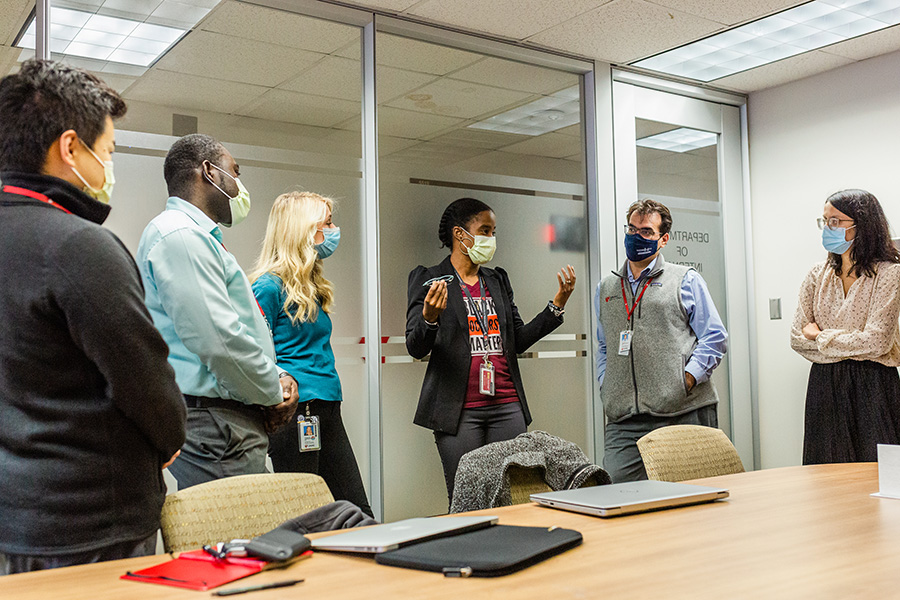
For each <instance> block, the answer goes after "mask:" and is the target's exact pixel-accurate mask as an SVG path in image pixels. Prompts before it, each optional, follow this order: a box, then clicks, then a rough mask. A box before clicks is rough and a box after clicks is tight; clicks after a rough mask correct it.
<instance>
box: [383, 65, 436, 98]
mask: <svg viewBox="0 0 900 600" xmlns="http://www.w3.org/2000/svg"><path fill="white" fill-rule="evenodd" d="M375 76H376V77H377V78H378V79H377V81H376V85H375V88H376V90H377V92H378V101H379V102H381V103H385V102H388V101H390V100H393V99H394V98H397V97H398V96H405V95H406V94H407V93H408V92H411V91H413V90H415V89H417V88H420V87H422V86H423V85H425V84H426V83H429V82H431V81H434V79H435V76H434V75H429V74H428V73H415V72H413V71H404V70H403V69H395V68H393V67H380V68H379V69H378V71H377V73H376V74H375Z"/></svg>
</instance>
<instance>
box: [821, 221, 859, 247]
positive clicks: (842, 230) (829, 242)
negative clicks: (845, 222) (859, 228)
mask: <svg viewBox="0 0 900 600" xmlns="http://www.w3.org/2000/svg"><path fill="white" fill-rule="evenodd" d="M854 227H856V225H851V226H850V227H838V228H837V229H830V228H828V227H826V228H825V229H823V230H822V245H823V246H824V247H825V249H826V250H828V251H829V252H831V253H833V254H843V253H844V252H846V251H847V250H848V249H849V248H850V245H851V244H853V240H850V241H847V240H846V239H844V238H846V237H847V230H848V229H853V228H854Z"/></svg>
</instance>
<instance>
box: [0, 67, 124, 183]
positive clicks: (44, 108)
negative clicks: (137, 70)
mask: <svg viewBox="0 0 900 600" xmlns="http://www.w3.org/2000/svg"><path fill="white" fill-rule="evenodd" d="M127 110H128V107H127V106H126V105H125V101H124V100H122V97H121V96H119V94H118V93H117V92H116V91H115V90H114V89H112V88H111V87H109V86H108V85H106V84H105V83H104V82H103V81H102V80H101V79H99V78H98V77H97V76H95V75H93V74H91V73H88V72H87V71H85V70H83V69H79V68H77V67H73V66H71V65H67V64H64V63H61V62H57V61H52V60H34V59H32V60H27V61H25V62H24V63H22V67H21V68H20V69H19V72H18V73H15V74H13V75H7V76H6V77H4V78H3V79H0V171H20V172H26V173H39V172H40V171H41V170H42V168H43V166H44V163H45V162H46V160H47V152H48V151H49V150H50V147H51V146H52V145H53V143H54V142H55V141H56V140H57V139H58V138H59V136H61V135H62V134H63V133H64V132H66V131H68V130H70V129H72V130H74V131H75V132H76V133H77V134H78V137H79V138H81V140H82V141H83V142H84V143H85V144H87V145H88V147H91V148H93V146H94V144H95V143H96V142H97V138H98V137H100V135H101V134H102V133H103V131H104V129H105V128H106V117H110V118H112V119H113V120H115V119H119V118H121V117H123V116H124V115H125V112H126V111H127Z"/></svg>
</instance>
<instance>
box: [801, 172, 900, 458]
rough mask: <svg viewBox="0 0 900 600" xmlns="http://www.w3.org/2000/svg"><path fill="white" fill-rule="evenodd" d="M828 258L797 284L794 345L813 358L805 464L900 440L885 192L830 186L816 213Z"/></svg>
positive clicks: (895, 274) (893, 261)
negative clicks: (878, 195) (834, 189)
mask: <svg viewBox="0 0 900 600" xmlns="http://www.w3.org/2000/svg"><path fill="white" fill-rule="evenodd" d="M818 224H819V228H820V229H821V230H822V245H823V246H824V247H825V250H827V251H828V257H827V258H826V259H825V261H824V262H822V263H819V264H817V265H816V266H814V267H813V268H812V270H811V271H810V272H809V274H808V275H807V276H806V279H805V280H804V281H803V285H802V286H801V288H800V299H799V302H798V305H797V312H796V314H795V315H794V322H793V324H792V326H791V347H792V348H793V349H794V350H795V351H796V352H797V353H799V354H800V355H801V356H803V357H804V358H806V359H807V360H809V361H811V362H812V363H813V364H812V368H811V369H810V372H809V384H808V387H807V391H806V420H805V433H804V439H803V464H819V463H833V462H864V461H875V460H877V448H876V446H877V444H898V443H900V377H898V374H897V368H896V367H897V366H898V365H900V330H898V329H900V328H898V320H897V319H898V315H900V252H898V251H897V249H896V248H895V247H894V245H893V243H892V242H891V235H890V227H889V225H888V221H887V218H886V217H885V215H884V211H883V210H882V208H881V205H880V204H879V203H878V200H877V199H876V198H875V196H873V195H872V194H870V193H868V192H866V191H863V190H844V191H841V192H837V193H835V194H832V195H831V196H830V197H829V198H828V200H826V202H825V211H824V213H823V215H822V218H820V219H818Z"/></svg>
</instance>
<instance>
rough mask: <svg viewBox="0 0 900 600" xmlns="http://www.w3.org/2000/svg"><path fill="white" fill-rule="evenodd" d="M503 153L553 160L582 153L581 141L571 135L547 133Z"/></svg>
mask: <svg viewBox="0 0 900 600" xmlns="http://www.w3.org/2000/svg"><path fill="white" fill-rule="evenodd" d="M501 150H502V151H503V152H513V153H515V154H531V155H534V156H549V157H551V158H565V157H566V156H572V155H573V154H577V153H579V152H580V151H581V140H579V139H577V138H574V137H572V136H569V135H560V134H558V133H545V134H544V135H539V136H536V137H533V138H531V139H528V140H525V141H524V142H519V143H517V144H512V145H510V146H505V147H503V148H501Z"/></svg>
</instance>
